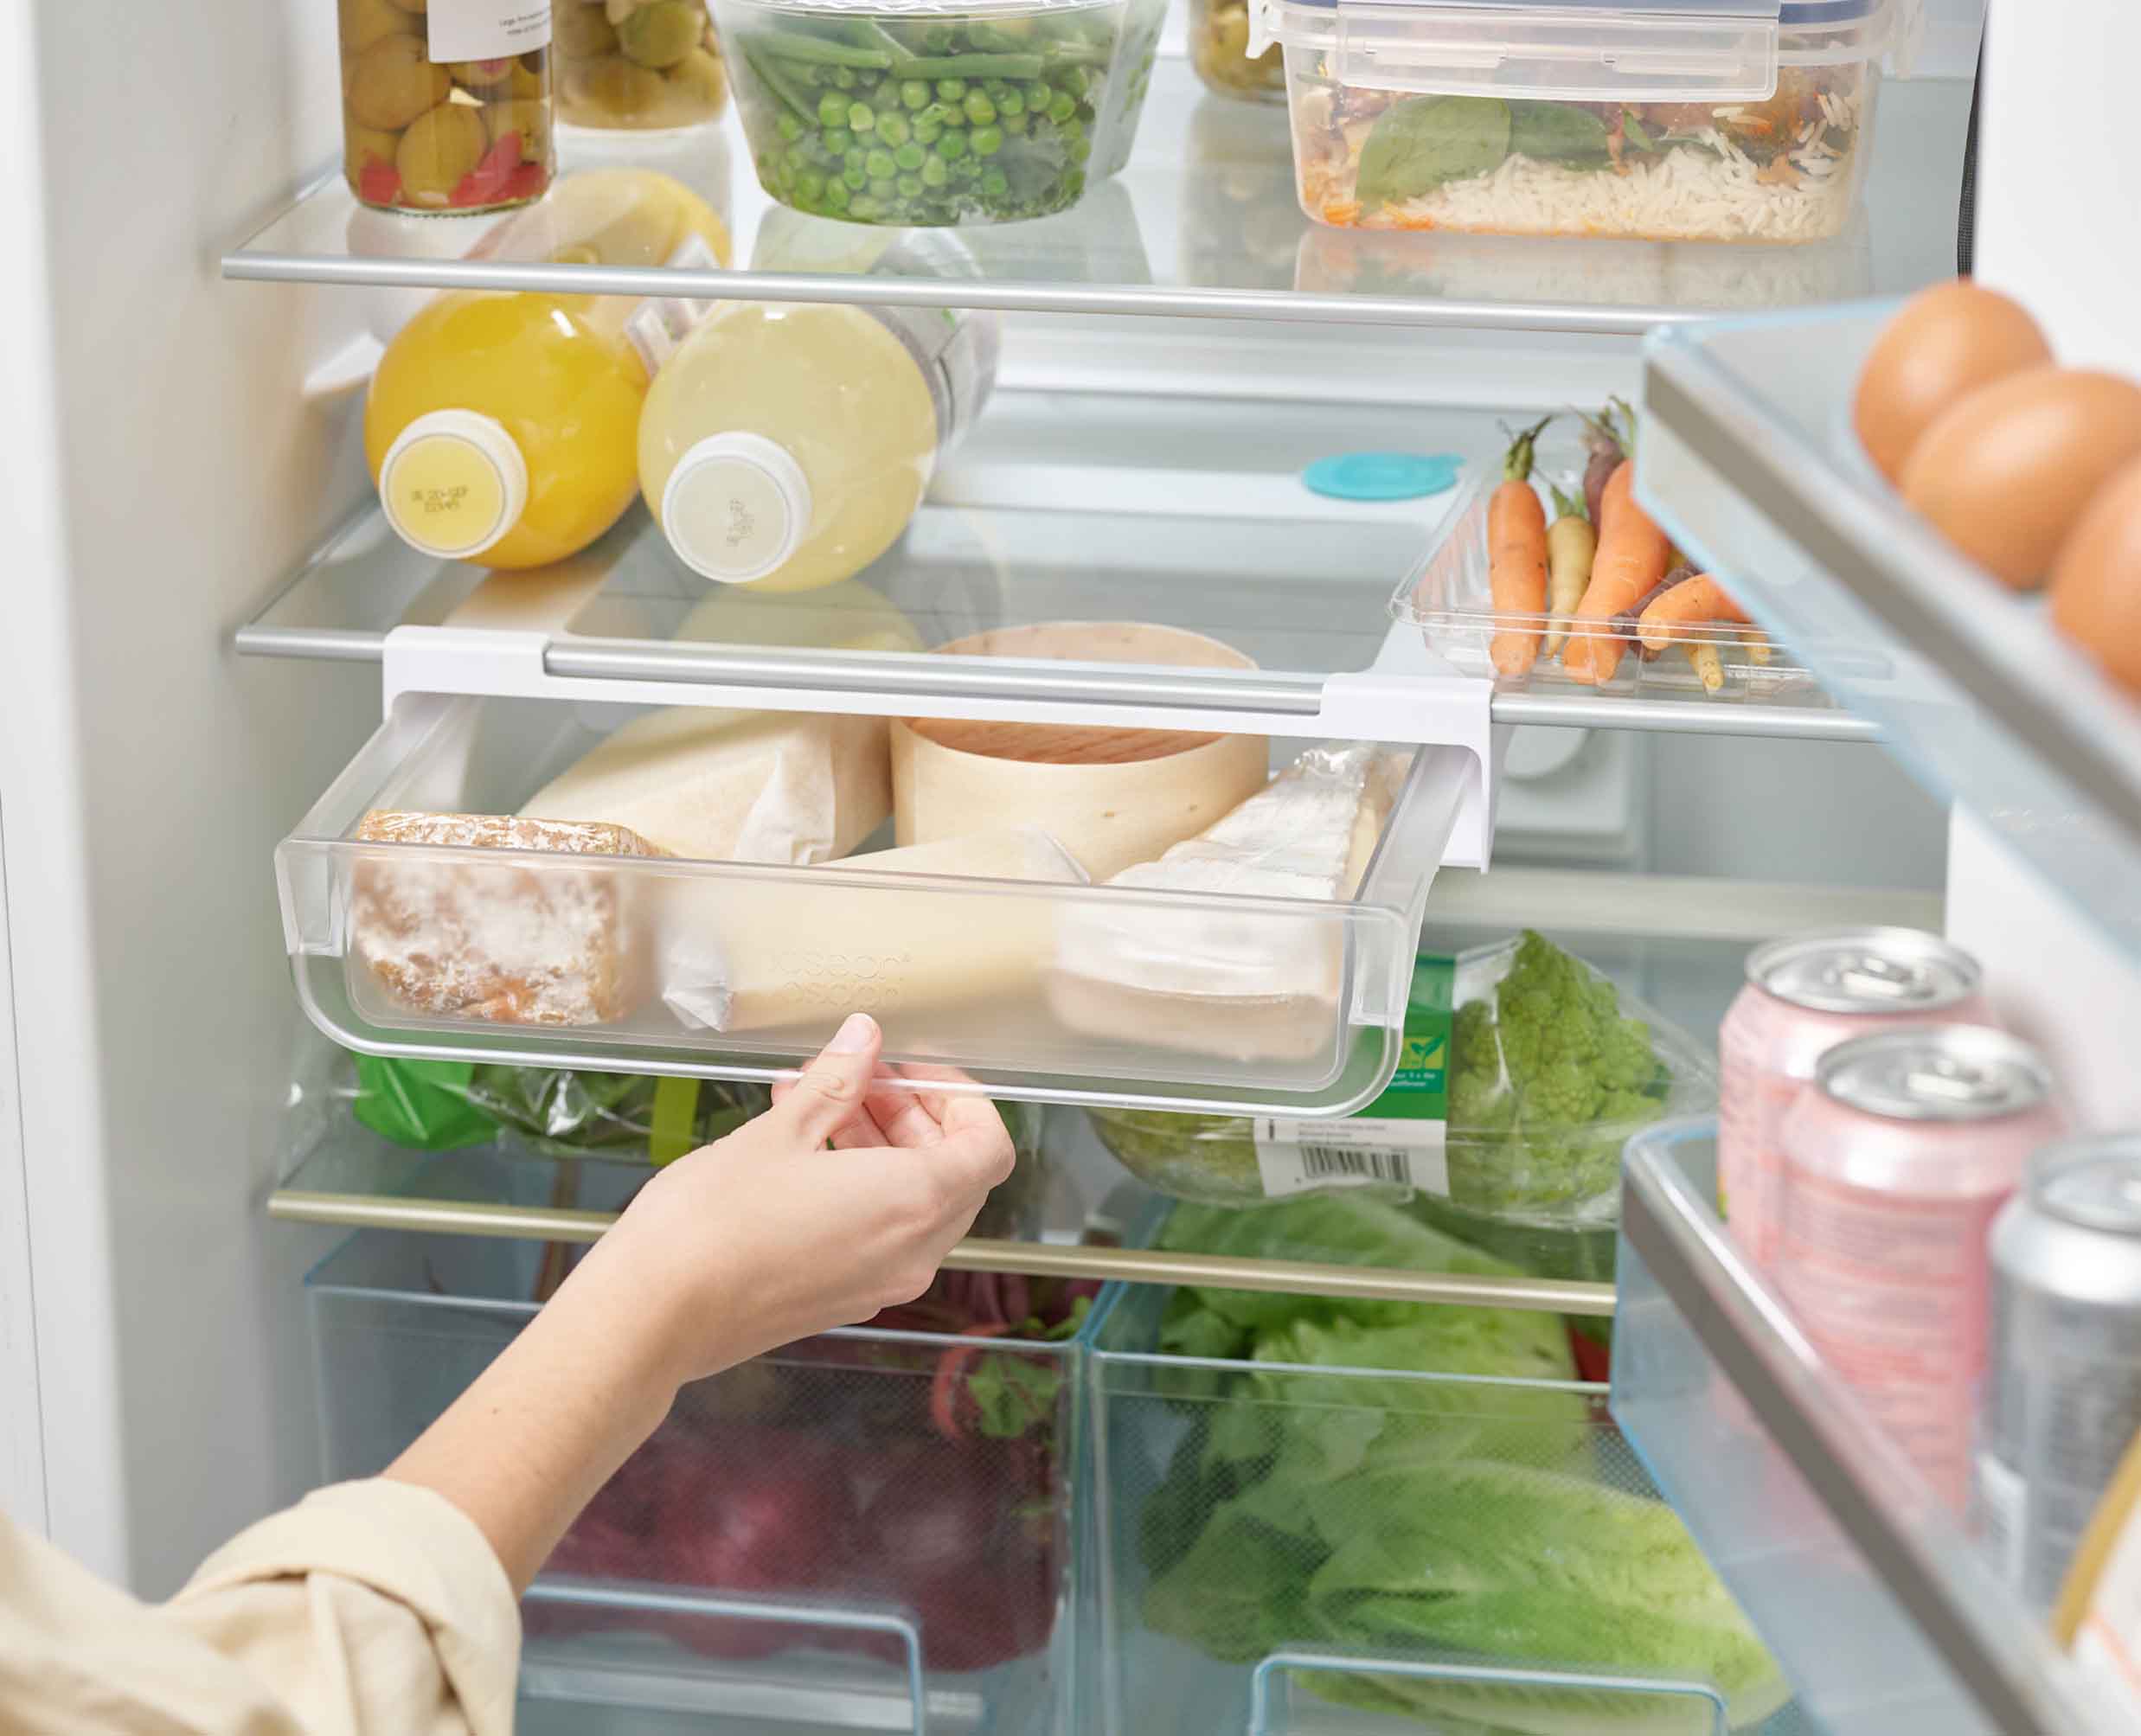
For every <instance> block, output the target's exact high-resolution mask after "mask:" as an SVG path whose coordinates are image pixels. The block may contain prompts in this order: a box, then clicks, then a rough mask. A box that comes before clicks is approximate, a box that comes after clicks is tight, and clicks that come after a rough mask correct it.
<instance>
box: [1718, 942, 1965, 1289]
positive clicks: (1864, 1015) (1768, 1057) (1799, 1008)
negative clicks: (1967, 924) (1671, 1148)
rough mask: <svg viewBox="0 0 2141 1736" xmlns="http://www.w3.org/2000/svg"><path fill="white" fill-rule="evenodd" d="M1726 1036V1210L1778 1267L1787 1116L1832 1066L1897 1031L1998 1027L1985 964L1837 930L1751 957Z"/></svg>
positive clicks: (1938, 947)
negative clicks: (1828, 1057) (1817, 1075)
mask: <svg viewBox="0 0 2141 1736" xmlns="http://www.w3.org/2000/svg"><path fill="white" fill-rule="evenodd" d="M1979 977H1980V973H1979V971H1978V962H1977V960H1976V959H1974V958H1971V956H1970V954H1968V953H1967V952H1965V951H1963V950H1962V948H1961V947H1959V946H1952V945H1949V944H1948V943H1947V942H1946V941H1945V940H1943V939H1942V938H1940V937H1939V935H1937V934H1927V933H1925V932H1922V931H1920V930H1919V929H1915V928H1831V929H1823V930H1819V931H1817V932H1814V933H1811V934H1800V935H1795V936H1792V938H1789V939H1785V940H1772V941H1770V942H1769V943H1767V944H1766V945H1762V946H1758V947H1756V948H1755V949H1754V951H1753V952H1751V953H1749V954H1748V955H1747V986H1746V987H1745V988H1744V989H1742V990H1740V994H1739V998H1738V999H1736V1000H1734V1002H1733V1003H1732V1009H1731V1011H1729V1012H1728V1013H1727V1014H1726V1015H1725V1023H1724V1027H1723V1028H1722V1029H1721V1030H1720V1031H1719V1032H1718V1034H1717V1051H1718V1061H1719V1067H1720V1073H1721V1079H1720V1082H1719V1092H1718V1116H1717V1206H1718V1210H1719V1211H1720V1212H1721V1213H1722V1214H1724V1217H1725V1221H1726V1223H1727V1224H1728V1227H1730V1230H1731V1233H1732V1239H1733V1240H1734V1242H1735V1243H1736V1244H1737V1245H1738V1246H1739V1248H1740V1252H1742V1253H1744V1254H1746V1255H1747V1257H1748V1259H1751V1260H1752V1261H1753V1263H1754V1265H1756V1266H1758V1267H1760V1268H1761V1269H1763V1270H1765V1271H1766V1270H1767V1269H1768V1268H1769V1267H1771V1266H1772V1265H1774V1264H1775V1263H1776V1257H1777V1243H1778V1239H1779V1234H1780V1220H1779V1212H1778V1199H1779V1189H1780V1188H1781V1187H1782V1177H1783V1165H1784V1151H1783V1146H1782V1144H1781V1143H1780V1139H1779V1136H1780V1133H1781V1131H1782V1128H1783V1124H1784V1115H1785V1110H1787V1109H1788V1108H1790V1107H1791V1105H1792V1100H1793V1099H1795V1098H1797V1097H1798V1094H1799V1090H1800V1087H1802V1086H1804V1085H1805V1083H1806V1082H1807V1080H1809V1079H1811V1078H1813V1076H1814V1065H1815V1063H1816V1062H1817V1061H1818V1060H1820V1059H1821V1057H1822V1055H1823V1054H1824V1053H1825V1052H1826V1051H1828V1050H1829V1049H1831V1048H1833V1047H1836V1045H1837V1044H1838V1043H1840V1042H1843V1041H1845V1040H1846V1039H1848V1038H1851V1037H1857V1036H1864V1035H1867V1034H1868V1033H1869V1032H1872V1031H1876V1030H1880V1029H1881V1028H1884V1027H1887V1026H1892V1025H1905V1024H1909V1025H1924V1024H1959V1025H1988V1024H1990V1023H1991V1022H1992V1015H1991V1011H1990V1009H1989V1008H1988V1007H1987V1006H1986V1005H1985V1001H1984V992H1983V990H1981V989H1980V987H1979Z"/></svg>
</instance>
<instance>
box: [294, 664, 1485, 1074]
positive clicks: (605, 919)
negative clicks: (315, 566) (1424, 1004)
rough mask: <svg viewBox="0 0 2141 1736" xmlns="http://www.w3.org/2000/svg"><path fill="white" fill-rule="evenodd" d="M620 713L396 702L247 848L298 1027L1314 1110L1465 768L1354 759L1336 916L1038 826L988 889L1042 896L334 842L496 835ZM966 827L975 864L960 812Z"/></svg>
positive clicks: (1420, 882) (1400, 1018)
mask: <svg viewBox="0 0 2141 1736" xmlns="http://www.w3.org/2000/svg"><path fill="white" fill-rule="evenodd" d="M645 709H646V708H635V707H631V706H619V705H567V704H564V703H561V702H559V701H554V700H498V699H470V698H443V699H442V698H438V697H434V696H429V695H405V696H404V697H403V698H402V699H401V701H398V703H397V705H396V708H395V710H394V714H393V716H392V717H390V718H389V719H388V721H387V722H386V723H385V724H384V725H383V726H382V727H381V729H380V730H379V732H378V733H377V734H375V736H374V737H373V739H372V740H371V741H370V743H369V745H368V746H366V747H365V748H364V749H363V750H362V752H361V753H359V754H358V755H357V757H356V759H355V760H354V761H352V762H351V764H350V765H349V767H348V769H347V770H346V771H345V772H343V775H342V777H341V778H338V779H337V781H336V782H335V784H334V785H332V786H331V787H330V789H329V790H328V791H327V792H326V793H325V794H324V796H323V797H322V798H320V800H319V802H318V803H317V804H316V806H315V807H314V809H313V810H312V811H311V813H310V814H309V815H307V816H306V817H305V819H304V822H303V823H301V824H300V825H299V826H298V830H297V831H296V832H295V833H294V834H293V835H292V836H291V837H289V838H288V839H286V840H285V842H283V844H282V845H281V846H280V847H279V849H278V850H277V852H276V864H277V874H278V881H279V890H280V893H281V898H282V907H283V917H284V928H285V939H286V942H287V945H288V948H289V951H290V956H291V962H292V969H293V970H294V972H295V975H296V978H297V983H298V994H299V997H300V999H301V1000H302V1002H303V1003H304V1008H305V1010H306V1012H307V1013H308V1014H309V1015H311V1018H312V1020H313V1022H315V1023H316V1024H317V1025H318V1026H319V1027H320V1028H322V1029H323V1030H324V1031H325V1032H326V1033H327V1034H328V1035H330V1036H331V1037H333V1038H335V1039H336V1040H337V1041H339V1042H341V1043H343V1045H344V1046H346V1047H350V1048H354V1049H356V1050H359V1051H362V1052H367V1053H372V1054H404V1055H416V1056H430V1057H435V1058H441V1059H469V1060H498V1061H510V1062H529V1063H538V1064H542V1065H547V1066H560V1067H595V1068H606V1069H611V1070H615V1071H619V1072H632V1073H695V1074H702V1075H722V1076H728V1077H737V1078H756V1079H771V1078H775V1077H778V1076H779V1074H781V1073H784V1072H786V1071H789V1070H792V1069H793V1068H794V1067H796V1066H798V1064H800V1063H801V1062H802V1061H804V1060H807V1059H808V1058H809V1057H810V1056H811V1055H812V1054H815V1053H816V1052H817V1049H818V1048H819V1047H822V1046H823V1045H824V1042H825V1041H826V1040H827V1039H828V1038H830V1036H831V1035H832V1034H833V1032H834V1030H835V1029H837V1027H838V1025H839V1023H840V1021H841V1020H842V1019H843V1017H844V1016H845V1015H847V1014H848V1013H849V1012H851V1011H856V1010H863V1011H868V1012H869V1013H871V1014H873V1015H875V1017H876V1018H877V1019H878V1021H879V1022H881V1024H882V1025H883V1027H884V1028H885V1033H886V1055H887V1058H888V1060H893V1061H895V1062H896V1061H922V1062H930V1063H935V1064H938V1065H939V1066H946V1067H956V1068H959V1069H963V1070H964V1071H965V1073H968V1074H969V1075H971V1079H973V1081H974V1083H975V1086H976V1088H978V1089H985V1090H987V1091H989V1092H991V1093H993V1094H995V1095H997V1096H1001V1097H1010V1098H1019V1097H1025V1098H1056V1099H1071V1100H1085V1101H1102V1102H1118V1103H1126V1104H1138V1105H1147V1106H1150V1107H1154V1108H1163V1109H1173V1108H1179V1109H1203V1108H1215V1109H1234V1110H1238V1111H1255V1110H1258V1109H1269V1110H1274V1111H1278V1112H1280V1113H1293V1114H1311V1115H1313V1114H1338V1113H1344V1112H1348V1111H1351V1110H1354V1109H1356V1108H1358V1107H1360V1106H1361V1105H1363V1104H1365V1103H1367V1102H1368V1101H1369V1100H1370V1099H1373V1098H1374V1096H1375V1094H1376V1092H1379V1091H1381V1089H1382V1087H1383V1086H1384V1085H1385V1084H1386V1083H1387V1082H1388V1079H1389V1078H1390V1077H1391V1074H1392V1072H1393V1070H1394V1067H1395V1066H1396V1063H1397V1056H1398V1051H1399V1047H1400V1044H1401V1037H1402V1032H1403V1024H1404V1015H1405V1001H1406V993H1407V985H1408V984H1409V982H1410V979H1411V971H1412V961H1413V940H1414V937H1415V935H1416V934H1417V933H1418V932H1419V927H1420V919H1421V913H1422V911H1423V909H1424V907H1425V905H1426V895H1427V888H1428V886H1429V883H1430V881H1432V879H1433V874H1434V871H1435V869H1436V868H1437V867H1438V865H1439V863H1440V862H1441V859H1442V855H1443V851H1444V849H1445V846H1446V844H1447V842H1448V839H1449V836H1450V831H1451V827H1452V823H1453V820H1454V816H1455V811H1456V808H1457V805H1458V798H1459V794H1460V792H1461V789H1462V785H1463V783H1464V780H1465V777H1466V776H1467V775H1468V772H1469V768H1470V766H1471V759H1470V758H1469V756H1468V755H1465V754H1463V753H1458V751H1457V750H1453V749H1437V748H1428V749H1420V750H1415V749H1411V748H1402V749H1393V750H1390V751H1389V753H1388V756H1386V757H1385V758H1384V759H1381V760H1380V761H1379V762H1378V765H1379V766H1380V767H1381V775H1382V776H1383V777H1384V780H1385V787H1387V788H1388V790H1390V791H1392V792H1393V793H1392V795H1391V798H1390V800H1389V802H1388V817H1387V818H1385V819H1384V820H1383V821H1382V823H1381V834H1380V836H1379V837H1375V836H1373V832H1372V829H1371V831H1370V833H1369V836H1371V837H1373V843H1372V849H1371V850H1370V851H1369V854H1367V855H1366V856H1365V862H1366V866H1365V868H1364V870H1362V873H1361V876H1360V878H1359V880H1358V882H1357V887H1356V889H1355V891H1354V893H1353V895H1352V896H1350V897H1337V898H1324V897H1315V896H1306V895H1304V896H1270V895H1252V894H1243V893H1240V892H1225V893H1221V892H1196V891H1177V890H1175V889H1173V888H1172V887H1165V886H1163V887H1151V888H1142V887H1125V886H1118V885H1107V884H1100V885H1093V884H1090V883H1087V880H1086V876H1085V875H1084V874H1083V873H1082V872H1081V871H1080V864H1079V863H1078V862H1074V861H1068V860H1067V857H1066V855H1065V853H1064V852H1063V851H1062V850H1061V849H1060V848H1059V847H1058V846H1057V845H1056V844H1055V843H1054V842H1053V840H1052V838H1051V837H1050V836H1048V835H1047V834H1046V832H1045V831H1044V830H1042V826H1043V821H1035V822H1034V823H1030V824H1027V825H1023V826H1022V827H1018V828H1012V829H1009V830H1010V833H1012V834H1015V836H1016V841H1019V842H1017V848H1016V849H1013V850H1012V851H1011V852H1010V855H1011V856H1012V857H1015V858H1016V860H1013V861H1011V865H1010V870H1009V872H1010V873H1012V874H1019V875H1025V874H1035V875H1039V874H1042V873H1050V874H1053V876H1054V877H1052V878H1039V877H1032V878H1013V877H1005V876H1006V873H1007V870H1006V868H1005V866H1004V862H1005V861H1006V860H1007V857H1006V852H1005V851H1004V850H1003V849H1001V848H999V849H996V850H995V852H994V854H993V855H990V857H989V858H988V859H987V861H986V862H984V865H983V866H982V867H980V868H972V867H967V866H965V864H964V862H963V859H962V858H960V857H959V855H958V845H959V843H960V842H961V841H960V839H958V838H956V837H953V838H951V840H950V843H949V846H948V849H949V855H947V856H936V857H932V858H930V862H931V864H932V865H933V867H934V865H936V864H938V863H943V864H945V867H944V868H943V871H931V872H913V871H907V870H906V869H904V868H902V869H901V871H875V870H874V869H873V866H872V862H873V856H874V855H875V852H874V851H873V849H871V845H873V844H875V843H877V842H888V840H887V839H884V838H881V837H880V838H873V839H866V840H865V841H864V844H863V848H862V849H861V850H860V851H858V852H857V853H856V854H855V855H849V856H845V857H843V858H841V859H839V860H837V861H832V862H824V863H822V864H820V865H817V866H812V867H788V866H779V867H774V866H766V865H763V864H760V863H750V862H713V861H698V860H686V859H683V858H678V857H671V856H667V855H660V854H658V853H657V854H653V855H637V854H614V853H608V852H612V851H614V850H615V849H618V848H619V846H618V845H617V844H616V843H615V842H613V841H612V842H606V843H603V844H600V845H599V849H601V850H602V851H603V852H605V853H599V854H567V853H563V852H561V851H558V850H555V849H530V848H525V847H506V848H494V847H481V848H479V847H476V845H475V844H474V842H471V841H468V840H458V841H452V842H436V841H434V842H406V841H401V838H400V836H388V837H383V838H381V837H360V836H357V834H358V832H359V829H360V827H361V826H362V825H363V824H364V823H365V822H366V817H367V816H368V815H375V814H418V815H484V816H511V815H515V814H517V813H518V812H519V811H520V810H521V809H522V806H523V805H524V804H528V803H529V800H530V798H531V797H533V796H534V795H535V792H537V791H542V790H543V789H544V788H545V787H546V785H548V783H549V781H550V780H551V779H552V778H554V777H555V776H557V775H558V774H559V773H560V772H563V771H564V770H566V769H567V768H568V767H571V766H575V765H576V764H577V763H578V762H580V760H581V759H583V757H584V756H585V755H586V754H587V753H588V752H589V751H590V750H591V749H593V748H595V747H596V746H598V745H599V744H601V743H603V742H604V741H605V740H606V738H607V737H608V736H609V735H610V734H611V733H612V732H613V731H615V730H616V729H618V728H619V727H620V726H621V725H623V724H625V722H626V721H630V720H631V719H633V718H634V717H635V716H639V715H642V714H644V711H645ZM1313 745H1314V744H1312V743H1298V744H1288V743H1281V742H1273V743H1272V745H1271V753H1272V762H1273V763H1274V765H1276V766H1280V767H1284V766H1287V765H1290V764H1291V763H1292V760H1293V759H1294V756H1295V753H1296V751H1297V750H1298V749H1299V748H1305V747H1309V746H1313ZM1257 751H1258V753H1261V752H1262V750H1261V748H1260V749H1258V750H1257ZM991 763H1002V762H991ZM1247 775H1248V778H1249V779H1250V781H1251V783H1252V785H1253V780H1254V778H1256V776H1257V775H1258V772H1257V769H1256V766H1254V765H1252V766H1249V767H1248V768H1247ZM1200 787H1202V786H1200ZM1240 794H1241V791H1240V789H1239V788H1236V789H1234V791H1233V792H1232V793H1230V794H1227V795H1225V796H1224V797H1223V798H1215V799H1213V800H1212V801H1211V802H1210V803H1209V804H1208V805H1209V811H1210V812H1211V814H1212V816H1213V817H1214V818H1216V817H1219V816H1220V815H1221V814H1224V813H1225V812H1227V811H1228V809H1229V808H1230V807H1232V806H1233V804H1234V802H1235V801H1237V800H1239V799H1240ZM1183 799H1202V798H1196V797H1195V794H1194V792H1193V795H1192V797H1191V798H1183ZM969 805H972V806H974V807H976V808H977V809H978V810H985V809H986V807H987V805H988V804H986V803H971V804H969ZM903 811H904V810H903ZM960 811H961V810H960V809H959V808H958V805H957V804H953V806H952V812H951V816H950V819H949V821H948V822H946V821H944V819H943V817H942V816H941V815H939V816H937V817H936V818H937V819H938V820H939V836H940V837H941V836H946V835H947V830H950V831H956V830H958V817H959V813H960ZM1363 811H1366V810H1363ZM992 823H996V824H997V832H996V834H995V836H997V839H998V841H999V843H1001V842H1002V840H1003V838H1004V837H1005V836H1007V831H1006V829H1004V828H1003V827H1002V825H1001V821H1000V816H999V815H997V814H994V813H990V812H988V811H977V812H976V815H975V830H976V831H977V832H981V833H986V832H987V831H988V830H989V828H990V825H991V824H992ZM1348 823H1352V824H1356V825H1357V822H1348ZM376 826H377V823H376V822H375V830H376ZM889 830H891V829H890V827H889V825H888V826H887V827H886V828H885V831H886V832H889ZM403 836H405V835H403ZM1355 848H1356V849H1360V848H1363V846H1362V845H1361V844H1358V843H1356V845H1355ZM1021 849H1022V850H1023V851H1024V855H1019V854H1018V852H1019V850H1021ZM1152 854H1157V851H1153V852H1152ZM1029 858H1030V860H1029ZM1303 878H1304V883H1305V879H1306V877H1305V876H1304V877H1303Z"/></svg>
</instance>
